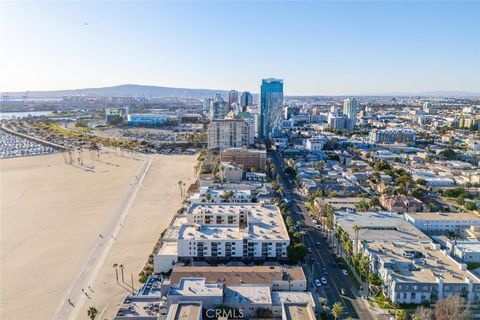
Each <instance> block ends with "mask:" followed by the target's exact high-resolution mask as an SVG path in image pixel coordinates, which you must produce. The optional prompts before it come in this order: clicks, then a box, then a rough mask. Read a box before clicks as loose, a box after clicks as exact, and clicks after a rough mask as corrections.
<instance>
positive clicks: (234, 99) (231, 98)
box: [228, 90, 238, 108]
mask: <svg viewBox="0 0 480 320" xmlns="http://www.w3.org/2000/svg"><path fill="white" fill-rule="evenodd" d="M234 103H238V91H237V90H230V92H229V93H228V106H229V107H230V108H232V104H234Z"/></svg>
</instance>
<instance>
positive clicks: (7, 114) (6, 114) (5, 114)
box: [0, 111, 53, 120]
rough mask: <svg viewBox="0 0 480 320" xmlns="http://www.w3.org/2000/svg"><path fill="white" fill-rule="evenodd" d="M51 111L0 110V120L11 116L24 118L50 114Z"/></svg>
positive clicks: (11, 117) (8, 118)
mask: <svg viewBox="0 0 480 320" xmlns="http://www.w3.org/2000/svg"><path fill="white" fill-rule="evenodd" d="M52 113H53V111H24V112H0V120H10V119H13V118H26V117H28V116H32V117H39V116H46V115H49V114H52Z"/></svg>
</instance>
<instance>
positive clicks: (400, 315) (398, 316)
mask: <svg viewBox="0 0 480 320" xmlns="http://www.w3.org/2000/svg"><path fill="white" fill-rule="evenodd" d="M408 318H409V316H408V313H407V311H405V310H398V311H397V312H396V313H395V320H408Z"/></svg>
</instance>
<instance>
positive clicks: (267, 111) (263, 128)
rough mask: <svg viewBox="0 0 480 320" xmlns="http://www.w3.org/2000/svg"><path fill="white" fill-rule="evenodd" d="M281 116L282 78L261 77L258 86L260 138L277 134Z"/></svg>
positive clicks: (280, 126) (278, 133)
mask: <svg viewBox="0 0 480 320" xmlns="http://www.w3.org/2000/svg"><path fill="white" fill-rule="evenodd" d="M282 118H283V80H282V79H272V78H270V79H263V80H262V85H261V87H260V128H259V138H260V140H264V139H268V138H271V137H275V136H279V135H280V133H281V129H282Z"/></svg>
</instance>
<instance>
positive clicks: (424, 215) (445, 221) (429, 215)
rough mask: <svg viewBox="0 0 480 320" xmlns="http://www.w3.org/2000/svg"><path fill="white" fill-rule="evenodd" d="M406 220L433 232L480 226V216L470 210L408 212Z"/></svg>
mask: <svg viewBox="0 0 480 320" xmlns="http://www.w3.org/2000/svg"><path fill="white" fill-rule="evenodd" d="M404 217H405V220H407V221H408V222H410V223H411V224H413V225H414V226H415V227H417V228H418V229H420V230H422V231H424V232H426V233H432V234H442V233H448V232H454V233H456V234H460V233H463V232H464V231H465V230H466V229H468V228H470V227H471V226H474V227H478V226H480V218H478V217H477V216H476V215H474V214H472V213H468V212H406V213H405V215H404Z"/></svg>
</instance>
